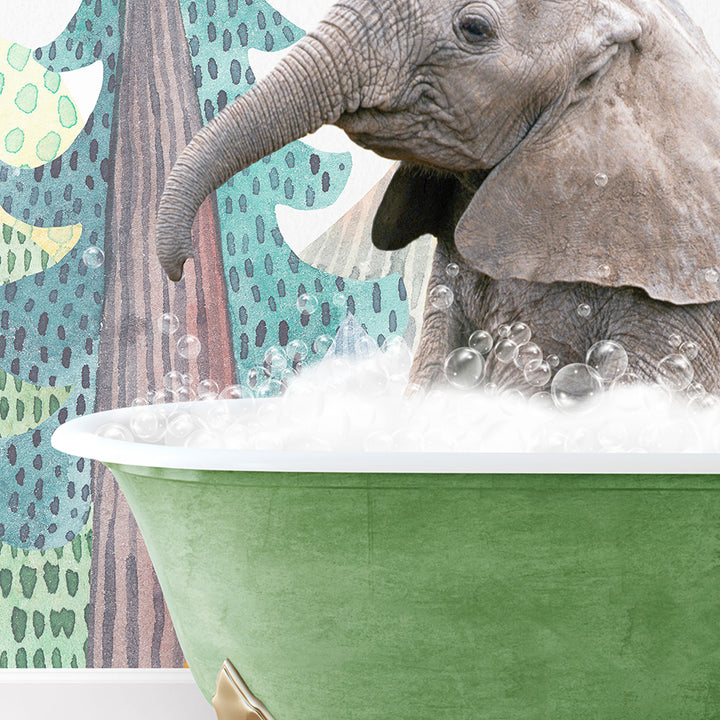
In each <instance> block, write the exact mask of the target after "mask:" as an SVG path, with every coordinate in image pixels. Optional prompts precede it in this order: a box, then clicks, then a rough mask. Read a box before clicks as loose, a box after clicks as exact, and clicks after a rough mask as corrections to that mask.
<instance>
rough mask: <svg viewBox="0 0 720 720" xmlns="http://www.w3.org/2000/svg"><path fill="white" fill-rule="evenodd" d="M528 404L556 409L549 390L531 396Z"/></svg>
mask: <svg viewBox="0 0 720 720" xmlns="http://www.w3.org/2000/svg"><path fill="white" fill-rule="evenodd" d="M528 404H530V405H533V406H535V407H539V408H544V409H547V408H551V407H554V405H553V399H552V395H551V394H550V393H549V392H547V390H541V391H540V392H536V393H534V394H533V395H531V396H530V399H529V400H528Z"/></svg>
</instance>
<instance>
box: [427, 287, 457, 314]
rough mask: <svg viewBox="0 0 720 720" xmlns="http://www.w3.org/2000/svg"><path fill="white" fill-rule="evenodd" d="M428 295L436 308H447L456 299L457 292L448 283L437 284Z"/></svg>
mask: <svg viewBox="0 0 720 720" xmlns="http://www.w3.org/2000/svg"><path fill="white" fill-rule="evenodd" d="M428 297H429V299H430V304H431V305H432V306H433V307H434V308H437V309H438V310H447V309H448V308H449V307H450V306H451V305H452V304H453V302H454V300H455V293H454V292H453V291H452V290H451V289H450V288H449V287H448V286H447V285H436V286H435V287H434V288H433V289H432V290H431V291H430V294H429V296H428Z"/></svg>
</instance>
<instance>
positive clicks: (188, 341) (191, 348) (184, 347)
mask: <svg viewBox="0 0 720 720" xmlns="http://www.w3.org/2000/svg"><path fill="white" fill-rule="evenodd" d="M201 349H202V344H201V343H200V341H199V340H198V339H197V338H196V337H195V336H194V335H183V336H182V337H181V338H180V339H179V340H178V341H177V344H176V345H175V350H176V351H177V354H178V355H179V356H180V357H182V358H185V359H186V360H195V358H197V356H198V355H199V354H200V350H201Z"/></svg>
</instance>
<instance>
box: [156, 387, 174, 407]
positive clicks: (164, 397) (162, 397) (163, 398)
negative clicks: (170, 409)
mask: <svg viewBox="0 0 720 720" xmlns="http://www.w3.org/2000/svg"><path fill="white" fill-rule="evenodd" d="M174 400H175V393H174V392H173V391H172V390H167V389H166V388H162V389H160V390H155V391H154V393H153V396H152V403H151V404H152V405H160V404H161V403H171V402H173V401H174Z"/></svg>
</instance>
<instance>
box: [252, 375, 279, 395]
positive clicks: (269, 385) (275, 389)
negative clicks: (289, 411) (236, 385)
mask: <svg viewBox="0 0 720 720" xmlns="http://www.w3.org/2000/svg"><path fill="white" fill-rule="evenodd" d="M282 390H283V387H282V383H281V382H280V381H279V380H278V379H277V378H270V379H269V380H267V382H264V383H262V384H260V385H258V386H257V387H256V388H255V397H256V398H259V399H262V398H274V397H277V396H278V395H280V394H281V393H282Z"/></svg>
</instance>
